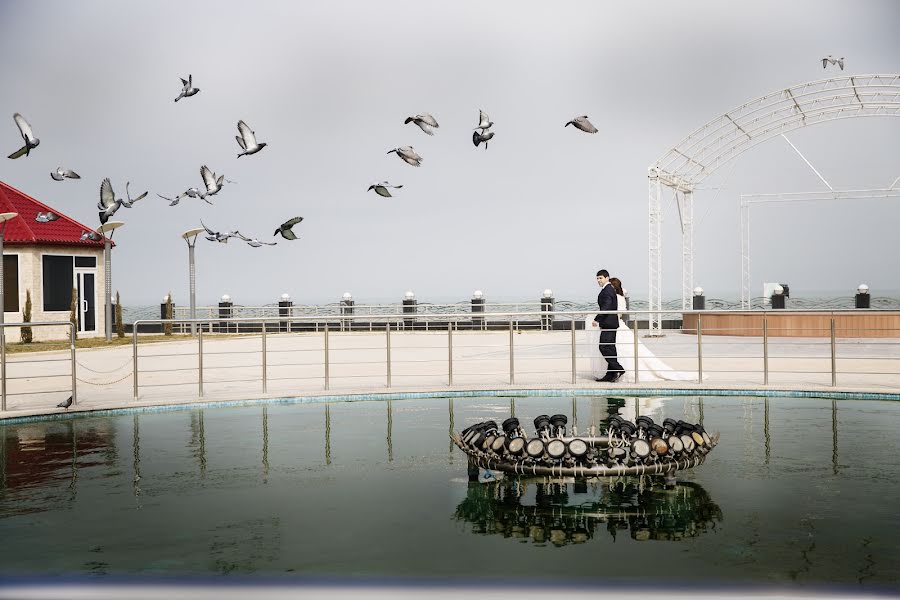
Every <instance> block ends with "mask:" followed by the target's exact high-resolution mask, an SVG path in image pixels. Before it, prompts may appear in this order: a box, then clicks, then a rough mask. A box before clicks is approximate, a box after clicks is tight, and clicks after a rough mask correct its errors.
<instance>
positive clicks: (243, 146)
mask: <svg viewBox="0 0 900 600" xmlns="http://www.w3.org/2000/svg"><path fill="white" fill-rule="evenodd" d="M234 139H236V140H237V143H238V146H240V147H241V149H242V150H246V149H247V144H245V143H244V138H242V137H241V136H239V135H236V136H234Z"/></svg>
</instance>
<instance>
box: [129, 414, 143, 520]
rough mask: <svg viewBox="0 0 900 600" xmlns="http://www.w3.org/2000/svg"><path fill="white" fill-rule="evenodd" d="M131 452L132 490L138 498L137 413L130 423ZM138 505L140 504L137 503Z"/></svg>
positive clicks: (139, 451) (139, 444)
mask: <svg viewBox="0 0 900 600" xmlns="http://www.w3.org/2000/svg"><path fill="white" fill-rule="evenodd" d="M131 452H132V456H133V458H132V463H131V468H132V471H133V472H134V473H133V475H132V483H131V485H132V488H133V491H134V497H135V499H138V500H140V495H141V487H140V481H141V425H140V421H139V420H138V415H134V421H133V424H132V442H131ZM139 506H140V505H139Z"/></svg>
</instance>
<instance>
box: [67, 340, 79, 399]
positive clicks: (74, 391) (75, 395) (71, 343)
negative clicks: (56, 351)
mask: <svg viewBox="0 0 900 600" xmlns="http://www.w3.org/2000/svg"><path fill="white" fill-rule="evenodd" d="M69 351H70V352H71V353H72V406H75V405H76V404H78V378H77V377H76V375H75V324H74V323H71V322H70V323H69Z"/></svg>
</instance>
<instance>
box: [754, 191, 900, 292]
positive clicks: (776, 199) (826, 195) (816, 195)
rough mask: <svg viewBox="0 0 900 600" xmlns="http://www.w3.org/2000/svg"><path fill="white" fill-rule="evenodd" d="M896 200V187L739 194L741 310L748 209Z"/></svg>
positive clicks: (897, 193)
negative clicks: (789, 204)
mask: <svg viewBox="0 0 900 600" xmlns="http://www.w3.org/2000/svg"><path fill="white" fill-rule="evenodd" d="M875 198H900V188H895V187H890V188H884V189H870V190H831V191H827V192H792V193H785V194H741V309H742V310H750V309H751V308H753V307H752V306H751V305H750V299H751V298H752V296H751V295H750V206H751V205H753V204H763V203H782V202H821V201H823V200H868V199H875Z"/></svg>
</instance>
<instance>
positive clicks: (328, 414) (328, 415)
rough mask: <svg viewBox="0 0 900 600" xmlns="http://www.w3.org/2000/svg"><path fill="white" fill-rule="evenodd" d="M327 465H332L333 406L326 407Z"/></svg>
mask: <svg viewBox="0 0 900 600" xmlns="http://www.w3.org/2000/svg"><path fill="white" fill-rule="evenodd" d="M325 464H326V465H330V464H331V405H330V404H326V405H325Z"/></svg>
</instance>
